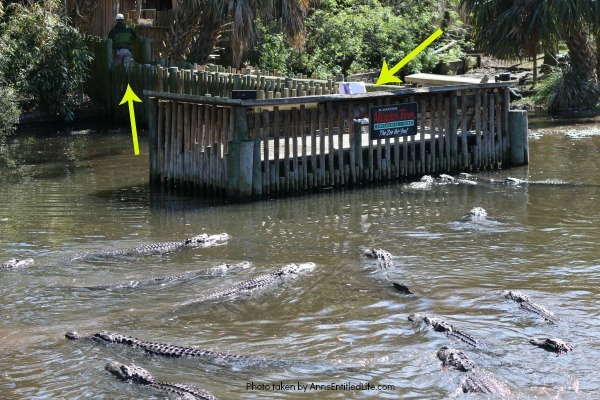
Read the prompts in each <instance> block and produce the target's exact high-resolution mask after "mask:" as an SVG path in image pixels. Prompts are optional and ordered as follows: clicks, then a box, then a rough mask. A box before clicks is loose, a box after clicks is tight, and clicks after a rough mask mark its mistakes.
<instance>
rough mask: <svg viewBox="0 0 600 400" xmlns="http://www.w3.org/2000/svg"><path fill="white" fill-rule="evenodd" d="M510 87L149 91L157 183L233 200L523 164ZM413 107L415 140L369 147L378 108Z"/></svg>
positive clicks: (521, 122)
mask: <svg viewBox="0 0 600 400" xmlns="http://www.w3.org/2000/svg"><path fill="white" fill-rule="evenodd" d="M511 85H512V83H510V82H500V83H485V84H465V85H454V86H441V87H428V88H408V89H401V90H396V91H387V92H375V93H365V94H356V95H338V94H330V95H321V96H305V97H295V98H280V99H263V100H236V99H229V98H219V97H206V96H194V95H185V94H174V93H165V92H157V91H146V92H145V95H146V96H147V97H148V99H149V100H148V103H149V104H148V109H147V112H148V118H149V127H150V137H149V140H150V176H151V181H152V182H154V183H159V184H162V185H173V186H178V187H181V186H185V187H188V186H189V187H191V188H193V190H195V191H197V192H198V193H206V194H208V193H211V194H212V193H219V194H224V195H225V196H227V197H228V198H238V199H245V198H251V197H254V196H261V195H271V194H282V193H294V192H298V191H309V190H318V189H319V188H322V187H341V186H344V187H355V186H360V185H364V184H371V183H377V182H388V181H392V180H397V181H404V180H409V179H415V178H418V177H420V176H422V175H424V174H440V173H455V172H459V171H478V170H482V169H494V168H499V167H502V168H505V167H507V166H510V165H523V164H525V163H527V151H528V148H527V113H526V112H523V111H509V107H510V97H509V87H510V86H511ZM409 102H416V103H417V104H418V116H417V120H418V126H417V135H416V136H412V137H407V136H404V137H396V138H391V139H378V140H371V139H370V137H369V135H368V128H367V127H366V126H364V125H363V124H362V123H361V121H364V119H365V118H368V117H369V110H370V108H371V107H373V106H381V105H393V104H399V103H409Z"/></svg>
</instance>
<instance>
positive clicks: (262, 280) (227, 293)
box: [180, 262, 315, 307]
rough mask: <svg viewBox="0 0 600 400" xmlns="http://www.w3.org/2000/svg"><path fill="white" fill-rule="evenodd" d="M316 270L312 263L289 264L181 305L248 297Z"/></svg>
mask: <svg viewBox="0 0 600 400" xmlns="http://www.w3.org/2000/svg"><path fill="white" fill-rule="evenodd" d="M314 268H315V264H314V263H312V262H308V263H303V264H289V265H286V266H284V267H281V268H279V269H277V270H275V271H273V272H271V273H270V274H265V275H260V276H257V277H255V278H252V279H249V280H247V281H243V282H239V283H236V284H235V285H233V286H230V287H227V288H224V289H220V290H217V291H215V292H211V293H208V294H205V295H202V296H200V297H199V298H197V299H194V300H190V301H187V302H185V303H182V304H180V305H181V306H184V307H185V306H189V305H192V304H197V303H202V302H206V301H214V300H221V299H225V298H231V297H236V296H239V295H247V294H250V293H252V292H254V291H256V290H259V289H262V288H265V287H269V286H272V285H275V284H276V283H279V282H281V281H283V280H284V279H285V278H287V277H293V276H296V275H298V274H300V273H301V272H306V271H311V270H313V269H314Z"/></svg>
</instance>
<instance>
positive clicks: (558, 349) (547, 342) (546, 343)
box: [529, 338, 573, 355]
mask: <svg viewBox="0 0 600 400" xmlns="http://www.w3.org/2000/svg"><path fill="white" fill-rule="evenodd" d="M529 343H531V344H533V345H535V346H539V347H541V348H543V349H546V350H548V351H553V352H555V353H558V354H559V355H560V354H563V353H567V352H569V351H573V346H571V344H570V343H568V342H566V341H564V340H562V339H559V338H539V339H538V338H535V339H531V340H530V341H529Z"/></svg>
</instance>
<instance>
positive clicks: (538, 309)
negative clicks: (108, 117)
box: [502, 290, 560, 324]
mask: <svg viewBox="0 0 600 400" xmlns="http://www.w3.org/2000/svg"><path fill="white" fill-rule="evenodd" d="M502 294H503V295H504V297H505V298H507V299H509V300H513V301H516V302H517V303H518V304H519V307H520V308H522V309H523V310H526V311H529V312H532V313H534V314H537V315H539V316H540V317H542V318H543V319H544V320H546V321H547V322H550V323H553V324H557V323H558V322H559V321H560V320H559V319H558V318H557V317H556V316H555V315H554V314H553V313H551V312H550V311H548V310H547V309H546V308H544V307H542V306H540V305H539V304H536V303H532V302H531V300H529V297H527V296H526V295H524V294H523V293H521V292H517V291H513V290H505V291H504V292H502Z"/></svg>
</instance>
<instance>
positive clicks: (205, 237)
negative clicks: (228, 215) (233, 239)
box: [183, 233, 229, 245]
mask: <svg viewBox="0 0 600 400" xmlns="http://www.w3.org/2000/svg"><path fill="white" fill-rule="evenodd" d="M227 239H229V235H228V234H226V233H220V234H218V235H209V234H206V233H203V234H201V235H198V236H194V237H191V238H189V239H185V240H184V241H183V244H184V245H195V244H204V243H207V242H216V241H221V240H227Z"/></svg>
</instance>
